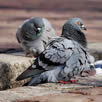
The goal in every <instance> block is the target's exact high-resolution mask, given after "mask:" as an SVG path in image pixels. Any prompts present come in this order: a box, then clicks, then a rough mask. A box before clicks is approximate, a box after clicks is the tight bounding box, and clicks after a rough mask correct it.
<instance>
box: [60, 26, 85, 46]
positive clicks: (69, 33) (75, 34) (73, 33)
mask: <svg viewBox="0 0 102 102" xmlns="http://www.w3.org/2000/svg"><path fill="white" fill-rule="evenodd" d="M61 36H62V37H65V38H67V39H71V40H75V41H77V42H78V43H79V44H81V45H82V46H83V47H85V48H87V39H86V37H85V34H84V33H83V32H82V31H81V30H80V31H79V30H76V29H74V28H73V27H67V28H63V30H62V35H61Z"/></svg>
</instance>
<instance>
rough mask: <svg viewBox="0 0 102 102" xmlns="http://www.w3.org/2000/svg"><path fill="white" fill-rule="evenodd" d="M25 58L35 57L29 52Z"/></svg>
mask: <svg viewBox="0 0 102 102" xmlns="http://www.w3.org/2000/svg"><path fill="white" fill-rule="evenodd" d="M25 57H34V56H33V55H32V54H31V53H30V52H29V51H27V52H26V53H25Z"/></svg>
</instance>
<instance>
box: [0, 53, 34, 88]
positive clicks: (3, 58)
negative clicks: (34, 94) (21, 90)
mask: <svg viewBox="0 0 102 102" xmlns="http://www.w3.org/2000/svg"><path fill="white" fill-rule="evenodd" d="M32 60H33V58H28V57H22V56H15V55H8V54H0V89H7V88H13V87H17V86H21V85H22V84H24V82H25V81H20V82H17V81H15V79H16V77H17V76H18V75H19V74H21V73H22V72H23V71H24V70H25V69H26V68H27V67H28V66H29V65H30V64H31V63H32Z"/></svg>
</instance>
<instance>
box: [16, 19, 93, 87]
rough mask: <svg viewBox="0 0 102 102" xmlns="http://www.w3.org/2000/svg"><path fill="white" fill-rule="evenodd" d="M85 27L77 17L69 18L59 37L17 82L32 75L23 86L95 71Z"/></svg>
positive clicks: (63, 79)
mask: <svg viewBox="0 0 102 102" xmlns="http://www.w3.org/2000/svg"><path fill="white" fill-rule="evenodd" d="M82 30H86V28H85V26H84V24H83V21H82V20H81V19H80V18H71V19H69V20H68V21H67V22H66V23H65V24H64V25H63V28H62V34H61V37H58V38H55V39H54V40H52V41H51V42H50V43H49V44H48V45H47V47H46V48H45V50H44V51H43V52H42V53H41V54H40V55H39V56H38V57H37V58H36V59H35V61H34V63H33V64H32V65H31V66H29V68H28V69H26V70H25V71H24V72H23V73H21V74H20V75H19V76H18V77H17V79H16V80H17V81H19V80H23V79H26V78H29V77H31V80H30V81H28V82H27V83H26V84H25V86H35V85H38V84H42V83H58V82H60V81H66V82H67V81H70V80H71V79H72V78H73V77H75V76H76V75H81V73H82V72H86V73H88V72H90V71H92V70H94V66H92V65H91V60H90V59H91V58H90V54H89V53H88V51H87V39H86V37H85V34H84V33H83V32H82Z"/></svg>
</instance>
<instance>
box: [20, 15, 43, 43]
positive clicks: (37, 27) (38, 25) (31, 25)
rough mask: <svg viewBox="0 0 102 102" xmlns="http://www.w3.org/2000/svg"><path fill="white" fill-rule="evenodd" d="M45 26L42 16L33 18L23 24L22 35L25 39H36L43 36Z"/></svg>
mask: <svg viewBox="0 0 102 102" xmlns="http://www.w3.org/2000/svg"><path fill="white" fill-rule="evenodd" d="M44 28H45V26H44V23H43V20H42V18H39V17H36V18H31V19H29V20H26V21H25V22H24V24H23V25H22V36H23V38H24V39H25V40H30V41H32V40H35V39H37V38H39V37H40V36H42V34H43V31H44Z"/></svg>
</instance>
